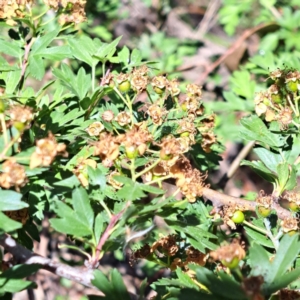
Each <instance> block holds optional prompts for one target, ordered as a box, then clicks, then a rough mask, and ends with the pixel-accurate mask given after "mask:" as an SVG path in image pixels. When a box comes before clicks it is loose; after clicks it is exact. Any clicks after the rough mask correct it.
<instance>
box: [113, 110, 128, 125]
mask: <svg viewBox="0 0 300 300" xmlns="http://www.w3.org/2000/svg"><path fill="white" fill-rule="evenodd" d="M115 120H116V122H117V123H118V124H119V125H120V126H126V125H129V124H130V123H131V116H130V113H129V112H127V111H122V112H120V113H118V115H117V116H116V118H115Z"/></svg>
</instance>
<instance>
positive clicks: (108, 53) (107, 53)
mask: <svg viewBox="0 0 300 300" xmlns="http://www.w3.org/2000/svg"><path fill="white" fill-rule="evenodd" d="M121 38H122V36H120V37H118V38H116V39H115V40H113V41H112V42H111V43H109V44H106V43H103V44H102V45H101V47H100V48H99V49H98V50H97V52H96V53H95V54H94V56H95V57H96V58H97V59H99V60H100V61H101V62H105V61H106V60H109V58H111V57H112V56H113V55H114V53H115V52H116V50H117V45H118V44H119V41H120V40H121Z"/></svg>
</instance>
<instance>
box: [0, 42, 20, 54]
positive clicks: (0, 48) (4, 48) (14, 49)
mask: <svg viewBox="0 0 300 300" xmlns="http://www.w3.org/2000/svg"><path fill="white" fill-rule="evenodd" d="M0 52H1V53H5V54H7V55H10V56H14V57H21V56H22V54H23V49H22V48H21V47H20V45H19V43H18V42H12V41H9V42H8V41H4V40H2V39H0Z"/></svg>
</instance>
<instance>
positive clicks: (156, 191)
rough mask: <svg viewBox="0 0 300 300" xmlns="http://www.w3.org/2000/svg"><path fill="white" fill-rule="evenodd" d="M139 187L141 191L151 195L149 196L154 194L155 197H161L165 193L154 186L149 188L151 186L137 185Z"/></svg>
mask: <svg viewBox="0 0 300 300" xmlns="http://www.w3.org/2000/svg"><path fill="white" fill-rule="evenodd" d="M139 186H140V187H141V189H142V190H143V191H145V192H147V193H151V194H156V195H161V194H164V193H165V191H164V190H162V189H160V188H158V187H155V186H151V185H147V184H140V185H139Z"/></svg>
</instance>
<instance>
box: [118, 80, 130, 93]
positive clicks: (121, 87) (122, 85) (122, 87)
mask: <svg viewBox="0 0 300 300" xmlns="http://www.w3.org/2000/svg"><path fill="white" fill-rule="evenodd" d="M130 88H131V84H130V82H129V81H128V80H126V81H123V82H121V83H120V84H119V85H118V90H119V91H120V92H122V93H127V92H128V91H129V90H130Z"/></svg>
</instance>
